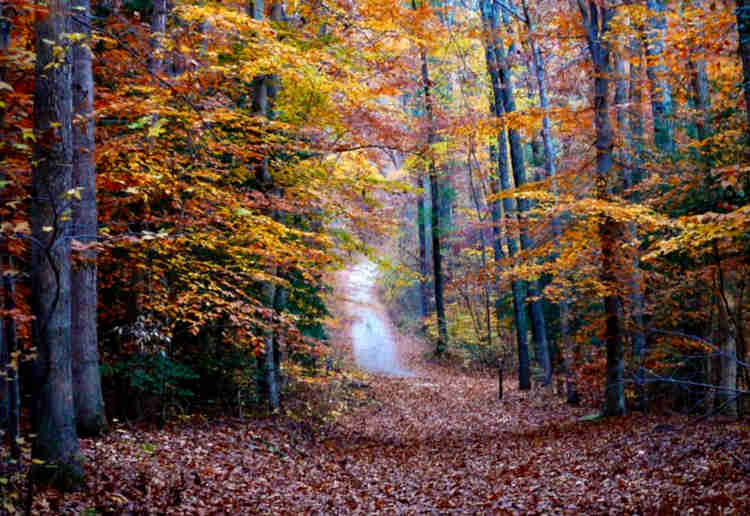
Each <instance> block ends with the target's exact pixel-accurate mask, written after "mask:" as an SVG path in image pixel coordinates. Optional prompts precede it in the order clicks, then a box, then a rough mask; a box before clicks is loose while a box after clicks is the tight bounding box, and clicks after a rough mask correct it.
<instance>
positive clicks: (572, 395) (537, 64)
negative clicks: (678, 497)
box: [522, 0, 579, 404]
mask: <svg viewBox="0 0 750 516" xmlns="http://www.w3.org/2000/svg"><path fill="white" fill-rule="evenodd" d="M522 2H523V3H522V6H523V11H524V16H525V18H526V25H527V27H528V31H529V34H530V36H529V44H530V46H531V52H532V57H533V60H534V75H535V76H536V80H537V86H538V88H539V106H540V107H541V108H542V113H543V115H542V143H543V146H544V170H545V172H546V174H547V177H548V178H549V180H550V182H551V184H552V193H553V194H554V195H555V197H557V194H558V191H557V179H556V175H557V164H556V162H555V158H556V156H555V147H554V142H553V140H552V122H551V120H550V114H549V111H550V103H549V95H548V93H547V70H546V67H545V65H544V57H543V56H542V51H541V49H540V48H539V45H538V44H537V42H536V39H535V38H534V36H533V33H534V23H533V20H532V18H531V14H530V13H529V8H528V4H527V2H526V0H522ZM552 235H553V238H554V243H555V247H558V245H559V242H560V236H561V235H562V223H561V220H560V217H558V216H555V217H553V219H552ZM565 295H566V294H565V293H563V296H565ZM557 306H558V308H559V309H560V340H561V341H562V346H560V348H561V349H560V355H561V357H562V363H563V367H564V368H565V374H566V375H567V381H566V391H567V394H566V397H567V400H568V402H569V403H571V404H574V403H577V402H578V400H579V395H578V390H577V387H576V383H575V381H574V379H573V366H572V364H571V361H570V360H568V359H567V358H566V356H565V353H566V351H568V350H569V348H570V330H569V327H568V324H569V319H570V307H569V306H568V301H567V299H565V298H564V297H563V298H562V299H560V301H558V303H557Z"/></svg>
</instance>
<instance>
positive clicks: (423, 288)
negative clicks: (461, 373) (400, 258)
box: [417, 172, 429, 332]
mask: <svg viewBox="0 0 750 516" xmlns="http://www.w3.org/2000/svg"><path fill="white" fill-rule="evenodd" d="M418 181H419V184H418V185H417V187H418V188H419V189H420V191H421V192H422V193H420V194H419V195H418V196H417V233H418V234H419V235H418V236H419V275H420V279H419V309H420V317H421V318H422V321H423V323H422V331H423V332H424V330H425V327H424V320H425V318H426V317H427V314H428V312H429V304H428V303H429V301H428V296H429V293H428V284H427V274H429V270H428V267H427V225H426V223H425V208H424V203H425V196H424V189H423V188H422V187H423V186H424V178H423V177H422V173H421V172H420V174H419V178H418Z"/></svg>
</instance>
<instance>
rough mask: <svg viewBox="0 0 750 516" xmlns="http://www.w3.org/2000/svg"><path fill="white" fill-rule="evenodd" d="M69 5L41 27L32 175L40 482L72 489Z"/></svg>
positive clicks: (53, 6) (79, 471)
mask: <svg viewBox="0 0 750 516" xmlns="http://www.w3.org/2000/svg"><path fill="white" fill-rule="evenodd" d="M70 13H71V4H70V2H69V0H52V1H51V2H50V4H49V13H48V14H47V15H46V16H44V17H43V18H42V19H41V20H39V21H38V22H37V24H36V81H35V88H34V132H35V136H36V138H35V143H34V164H33V171H32V199H31V232H32V239H33V240H32V241H33V246H32V255H31V256H32V259H31V278H32V312H33V314H34V316H35V319H34V322H33V325H32V334H33V336H32V339H33V343H34V345H35V346H36V349H37V358H36V362H35V365H34V376H35V378H34V390H35V392H34V427H35V432H36V434H37V436H36V439H35V440H34V446H33V449H32V455H33V457H34V458H36V459H39V460H40V461H43V464H42V465H41V466H39V467H37V468H36V471H37V478H38V479H40V480H53V481H54V482H55V483H56V484H58V485H61V486H63V487H71V486H73V485H77V484H79V483H80V482H81V481H82V480H83V466H82V462H81V451H80V448H79V445H78V436H77V435H76V429H75V410H74V406H73V382H72V366H71V333H70V332H71V284H70V269H71V243H70V229H71V228H70V213H69V212H70V208H69V206H70V200H71V198H72V194H71V189H72V186H73V181H72V170H71V163H72V160H73V134H72V127H71V119H72V112H73V99H72V89H71V62H70V49H69V46H68V45H69V43H68V41H67V39H66V35H67V34H69V33H70V29H71V25H70Z"/></svg>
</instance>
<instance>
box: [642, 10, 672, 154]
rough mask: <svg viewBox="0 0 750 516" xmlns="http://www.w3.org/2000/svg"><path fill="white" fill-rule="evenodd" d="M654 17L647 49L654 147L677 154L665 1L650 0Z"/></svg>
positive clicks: (650, 21)
mask: <svg viewBox="0 0 750 516" xmlns="http://www.w3.org/2000/svg"><path fill="white" fill-rule="evenodd" d="M646 5H647V6H648V8H649V9H650V10H651V11H652V13H653V16H652V17H651V18H650V19H649V20H648V24H649V31H648V34H647V43H648V44H647V46H646V57H647V64H646V74H647V75H648V80H649V86H650V88H651V111H652V113H653V117H654V144H655V145H656V148H657V149H659V150H660V151H661V152H663V153H664V154H671V153H672V152H674V127H673V125H674V124H673V122H672V91H671V87H670V85H669V78H668V76H667V67H666V65H665V64H664V59H663V57H662V53H663V52H664V37H665V36H666V32H667V21H666V18H665V16H664V11H665V10H666V6H665V4H664V0H646Z"/></svg>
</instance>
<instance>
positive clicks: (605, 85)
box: [577, 0, 625, 416]
mask: <svg viewBox="0 0 750 516" xmlns="http://www.w3.org/2000/svg"><path fill="white" fill-rule="evenodd" d="M577 1H578V6H579V8H580V10H581V16H582V17H583V25H584V29H585V31H586V39H587V43H588V48H589V52H590V54H591V61H592V63H593V65H594V122H595V126H596V172H597V178H596V188H597V196H598V197H599V198H600V199H604V200H607V199H608V198H609V189H608V182H609V179H610V174H611V172H612V163H613V157H612V147H613V138H612V124H611V122H610V119H609V74H610V72H611V70H610V65H609V54H610V50H609V44H608V43H607V40H606V36H607V32H608V30H609V22H610V20H611V19H612V16H613V15H614V10H613V9H612V8H610V7H607V6H606V5H599V4H598V3H597V1H596V0H589V2H588V5H587V3H586V0H577ZM600 20H601V26H600ZM620 234H621V230H620V224H619V223H618V222H617V221H615V220H614V219H612V218H611V217H609V216H607V215H602V220H601V222H600V223H599V237H600V239H601V248H602V264H601V281H602V283H603V284H604V285H605V286H606V287H607V288H608V289H609V290H610V292H608V293H607V294H605V297H604V310H605V318H606V328H605V334H604V340H605V342H606V347H607V373H606V386H605V393H604V415H605V416H618V415H622V414H624V413H625V390H624V382H623V356H622V354H623V353H622V352H623V349H622V335H621V323H620V315H619V306H620V300H619V298H618V296H617V293H616V288H615V281H616V275H615V268H616V258H617V256H616V252H617V246H618V244H619V242H618V240H619V239H620Z"/></svg>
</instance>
